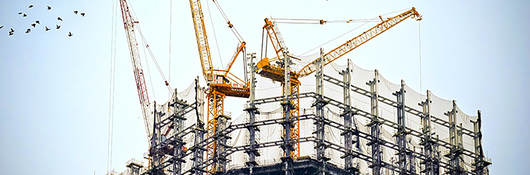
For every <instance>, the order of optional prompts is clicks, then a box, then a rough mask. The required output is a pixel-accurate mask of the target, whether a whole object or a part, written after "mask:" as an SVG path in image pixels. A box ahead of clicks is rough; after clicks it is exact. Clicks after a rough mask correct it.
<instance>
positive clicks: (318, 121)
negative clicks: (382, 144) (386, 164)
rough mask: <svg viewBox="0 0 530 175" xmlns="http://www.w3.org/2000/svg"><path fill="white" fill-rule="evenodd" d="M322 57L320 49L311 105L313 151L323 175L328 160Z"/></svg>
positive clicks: (322, 53) (322, 51)
mask: <svg viewBox="0 0 530 175" xmlns="http://www.w3.org/2000/svg"><path fill="white" fill-rule="evenodd" d="M323 55H324V50H323V49H322V48H320V58H319V59H318V60H317V61H316V64H317V65H316V68H317V70H316V73H315V79H316V93H317V98H316V99H315V103H313V106H314V107H315V108H316V116H315V117H316V118H315V125H316V131H315V132H316V135H317V138H316V146H315V149H316V150H317V161H319V162H320V164H321V165H322V167H321V168H319V171H320V172H319V174H322V175H324V174H325V173H326V163H327V161H328V160H329V158H327V157H326V155H325V153H326V144H325V138H324V137H325V122H324V118H325V116H324V106H325V105H326V104H327V102H325V101H324V97H323V95H324V83H323V82H324V80H323V70H322V59H323V58H322V57H323Z"/></svg>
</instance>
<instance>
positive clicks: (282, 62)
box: [256, 7, 421, 159]
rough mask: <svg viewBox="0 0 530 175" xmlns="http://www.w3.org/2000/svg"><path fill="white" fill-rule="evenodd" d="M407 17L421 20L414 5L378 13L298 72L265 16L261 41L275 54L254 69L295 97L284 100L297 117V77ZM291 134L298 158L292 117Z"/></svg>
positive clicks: (297, 128)
mask: <svg viewBox="0 0 530 175" xmlns="http://www.w3.org/2000/svg"><path fill="white" fill-rule="evenodd" d="M410 17H412V18H413V19H416V20H418V21H419V20H421V15H420V14H419V13H418V12H417V11H416V9H415V8H414V7H413V8H412V9H410V10H407V11H405V12H402V13H400V14H398V15H396V16H394V17H390V18H387V19H383V18H382V17H381V16H379V19H380V20H381V22H379V23H378V24H377V25H375V26H373V27H372V28H370V29H368V30H366V31H364V32H363V33H361V34H360V35H358V36H355V37H354V38H352V39H350V40H348V41H346V42H344V43H343V44H341V45H340V46H338V47H336V48H334V49H332V50H331V51H329V52H327V53H325V54H322V55H321V56H320V57H319V58H316V59H314V60H313V61H311V62H310V63H308V64H306V65H305V66H303V67H302V68H301V69H300V70H298V71H291V70H290V66H289V64H291V63H290V61H289V60H290V58H294V57H293V56H291V55H290V54H289V51H288V50H287V47H286V46H285V42H284V41H283V39H282V36H281V34H280V33H279V30H278V27H277V26H276V23H275V21H273V20H271V19H269V18H265V25H264V26H263V30H264V31H266V34H267V35H265V37H267V38H265V39H264V40H265V41H264V42H267V41H268V40H267V39H269V40H270V42H271V45H272V47H273V49H274V52H275V56H276V57H275V58H267V57H266V56H265V57H263V58H262V59H261V60H260V61H259V62H258V63H257V65H256V66H257V70H256V71H257V73H258V74H260V75H261V76H263V77H265V78H269V79H271V80H272V81H276V82H280V83H282V86H283V95H284V97H288V96H290V95H294V96H295V98H285V99H286V102H287V103H290V104H291V106H292V108H291V110H290V116H291V117H297V116H299V115H300V114H299V98H298V94H299V87H300V81H299V80H298V79H299V78H301V77H305V76H307V75H310V74H311V73H313V72H315V71H316V69H317V64H316V63H317V62H320V64H321V65H322V66H325V65H327V64H329V63H331V62H333V61H335V60H337V59H339V58H340V57H342V56H343V55H345V54H347V53H349V52H351V51H352V50H354V49H356V48H357V47H359V46H361V45H363V44H364V43H366V42H368V41H370V40H371V39H373V38H375V37H377V36H379V35H380V34H381V33H383V32H385V31H387V30H388V29H390V28H392V27H394V26H395V25H397V24H399V23H401V22H402V21H404V20H406V19H408V18H410ZM324 23H326V21H324V20H319V24H324ZM264 47H267V44H265V46H264ZM262 50H263V48H262ZM285 77H289V79H285ZM284 103H285V102H284ZM290 135H291V136H290V138H292V139H293V140H294V141H295V142H296V143H295V144H296V146H295V151H294V152H293V153H291V157H292V158H295V159H296V158H298V157H300V142H299V138H300V123H299V121H298V119H295V124H294V125H293V127H292V128H291V132H290Z"/></svg>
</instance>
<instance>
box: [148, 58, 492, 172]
mask: <svg viewBox="0 0 530 175" xmlns="http://www.w3.org/2000/svg"><path fill="white" fill-rule="evenodd" d="M249 58H250V64H251V65H253V59H254V58H255V56H254V55H250V56H249ZM317 64H319V62H317ZM316 68H317V70H316V75H315V79H316V84H317V86H316V92H304V93H297V94H289V95H287V94H284V95H282V96H277V97H267V98H261V99H255V84H256V80H255V75H254V71H253V70H254V69H256V67H255V66H250V69H251V71H250V72H251V74H250V97H249V101H248V104H247V107H246V108H245V109H244V110H245V111H246V112H247V114H248V120H247V122H244V123H239V124H230V122H228V120H230V118H225V117H223V115H217V117H218V121H217V127H216V130H214V131H209V130H208V131H205V130H204V127H203V124H202V123H201V120H197V123H195V124H193V125H191V126H188V127H184V126H183V125H182V122H183V121H184V120H186V118H185V117H183V116H185V115H186V114H187V113H190V112H193V111H196V112H197V111H198V109H197V108H198V103H197V102H193V103H187V102H184V101H182V100H179V99H174V100H173V101H172V102H171V104H170V106H171V107H173V108H174V111H173V113H172V114H165V113H163V112H161V111H155V114H154V116H153V117H154V118H155V120H154V126H155V127H154V129H153V138H152V145H153V147H152V149H151V152H150V156H151V157H152V159H153V161H152V165H151V167H150V169H148V170H146V171H144V172H143V174H161V173H166V174H167V173H170V174H175V175H177V174H178V175H180V174H196V175H202V174H206V173H208V172H210V171H209V169H207V168H208V167H215V168H216V174H238V175H239V174H263V175H265V174H285V175H291V174H310V173H311V174H360V173H366V172H360V169H359V167H358V164H354V162H367V163H368V164H369V168H370V169H372V173H371V174H383V172H384V171H390V172H393V173H396V174H407V175H408V174H426V175H434V174H440V173H446V174H480V175H482V174H488V169H487V167H488V165H490V164H491V163H490V162H489V161H487V160H486V158H485V157H484V154H483V151H482V144H481V138H482V137H481V130H480V122H481V118H480V115H481V114H480V111H479V112H478V115H479V119H478V120H477V121H473V122H474V130H473V131H470V130H468V129H466V128H463V127H462V126H461V125H460V126H459V125H458V124H457V123H456V120H455V119H456V111H457V110H456V104H454V103H453V108H452V109H451V110H450V111H449V112H447V113H446V115H447V116H448V117H449V121H445V120H442V119H441V118H440V116H433V115H432V114H431V112H430V103H431V99H430V92H429V91H427V98H426V99H425V100H424V101H422V102H420V103H419V104H418V105H420V106H421V107H422V109H423V110H422V111H418V110H416V109H415V108H412V107H410V106H407V105H406V104H405V100H406V98H405V94H406V91H405V89H404V86H405V83H404V82H403V81H402V82H401V88H400V89H396V92H395V93H394V94H393V95H394V96H396V100H392V99H389V98H386V97H384V96H380V95H379V92H378V91H377V86H378V83H379V79H378V72H377V71H375V76H374V79H372V80H370V81H369V82H367V83H366V84H367V87H368V88H367V89H368V90H366V89H365V88H366V87H365V88H361V87H357V86H354V85H353V84H352V83H351V82H352V80H351V77H350V72H351V67H350V61H349V60H348V67H346V68H345V70H343V71H342V73H341V74H342V76H343V79H342V80H339V79H336V78H334V77H332V76H329V75H326V74H324V72H323V71H322V65H321V64H320V65H317V66H316ZM287 79H288V78H287ZM324 85H326V86H338V87H341V88H342V89H343V97H344V101H338V100H336V99H332V98H330V97H328V96H326V95H325V93H324ZM196 89H197V93H200V92H199V90H198V89H199V87H198V85H197V88H196ZM352 93H355V94H360V95H362V96H365V97H367V98H369V99H370V101H371V103H370V104H371V105H370V106H371V110H370V111H365V110H362V109H359V108H357V107H355V106H354V105H352V102H351V98H350V97H351V95H352ZM175 97H176V95H175ZM295 98H298V99H312V100H313V102H314V103H313V105H312V108H314V109H315V111H316V112H315V113H314V114H304V115H296V116H293V115H294V114H293V113H292V112H290V110H292V105H290V102H289V101H290V100H292V99H295ZM286 102H287V103H286ZM209 103H210V101H209ZM270 103H276V104H281V106H283V115H282V117H280V118H274V119H266V120H257V119H256V115H258V114H259V106H260V105H264V104H270ZM378 105H389V106H392V107H394V108H396V111H397V115H396V116H397V120H396V121H397V122H393V121H390V120H388V119H386V118H384V117H382V116H381V115H382V114H381V113H379V111H378ZM209 106H210V105H209ZM327 107H334V108H339V109H342V111H341V115H340V116H341V117H342V119H343V120H342V121H335V120H333V119H331V118H328V117H326V116H325V115H324V114H325V113H324V109H326V108H327ZM210 111H211V110H210ZM164 115H169V117H161V116H164ZM197 115H198V112H197ZM207 115H210V114H207ZM409 117H418V118H419V119H421V121H422V128H421V130H420V131H418V130H415V129H412V128H411V126H409V125H408V124H407V123H405V121H407V118H409ZM162 118H163V119H162ZM221 118H222V119H221ZM161 119H162V120H161ZM360 119H367V120H369V121H370V123H369V124H368V127H369V128H370V130H369V131H368V132H365V131H362V130H359V129H358V128H357V126H358V125H357V124H358V123H357V122H356V121H358V120H360ZM294 120H298V121H306V120H309V121H313V123H314V125H315V130H314V132H313V134H312V135H311V136H304V137H299V139H298V140H293V139H292V137H290V136H291V134H290V132H292V128H293V126H292V125H293V123H294V122H293V121H294ZM432 123H436V124H437V125H440V126H442V127H445V128H447V131H448V132H449V134H450V141H449V142H447V141H444V140H441V139H439V138H437V137H433V135H434V134H435V133H433V129H432V126H431V124H432ZM166 125H169V126H172V127H173V128H174V130H173V131H174V133H173V134H172V135H170V136H168V137H167V138H164V139H162V137H161V133H160V132H159V131H158V129H159V128H161V127H163V126H166ZM271 125H278V126H282V127H283V132H284V133H285V134H284V135H283V137H282V139H281V140H275V141H266V142H260V141H258V140H257V138H256V137H257V136H256V134H257V133H258V132H259V131H260V128H262V127H264V126H271ZM382 127H388V128H392V129H393V130H395V135H394V136H395V140H394V139H387V138H386V139H385V138H384V137H381V136H380V135H381V129H382ZM206 128H208V126H206ZM327 128H331V129H336V130H340V131H341V135H342V136H343V138H344V144H337V143H334V142H332V141H330V140H329V139H328V138H326V137H325V133H326V132H327V131H326V129H327ZM239 130H248V133H249V137H248V143H247V144H244V145H240V146H229V145H227V144H226V143H227V140H229V139H230V137H228V135H229V134H230V133H234V132H237V131H239ZM205 136H206V137H205ZM463 136H469V137H471V138H473V139H474V144H475V147H474V148H475V149H474V150H468V149H465V148H464V147H463V146H462V144H463V143H462V138H463ZM184 137H191V138H193V139H192V140H193V143H185V141H183V138H184ZM410 138H417V139H419V140H421V143H420V145H421V147H422V148H420V149H416V148H410V147H407V144H406V141H407V140H408V139H410ZM361 140H363V142H365V143H368V146H370V147H371V154H366V153H364V152H362V151H360V149H359V147H360V144H361ZM307 142H310V143H314V145H315V147H314V149H315V150H316V153H317V156H316V158H315V159H314V158H299V159H293V158H292V157H291V156H289V155H291V154H292V153H293V150H294V149H295V148H294V145H296V143H307ZM212 143H215V145H216V148H215V149H213V150H215V152H213V153H210V152H207V151H206V150H210V149H206V148H208V146H209V145H212ZM190 144H191V145H192V146H191V147H190V148H185V147H183V145H190ZM267 147H279V148H282V150H283V152H284V154H283V155H284V156H283V157H282V158H281V162H277V164H272V165H270V164H269V165H260V164H259V163H258V162H257V161H256V158H257V157H259V156H261V154H262V153H260V149H262V148H267ZM440 148H444V149H449V150H450V152H449V154H446V155H445V156H446V157H447V159H444V158H443V157H441V156H440V154H441V153H440V151H439V149H440ZM383 149H388V150H394V151H395V152H396V153H397V154H396V155H394V156H395V158H396V160H397V161H396V162H392V161H388V160H385V159H383V158H382V150H383ZM327 150H334V151H338V152H340V153H342V156H340V159H343V161H344V166H343V167H342V168H341V167H339V166H338V165H334V164H333V163H331V162H330V161H329V160H330V157H326V154H325V152H326V151H327ZM236 152H243V153H245V154H246V155H248V161H246V162H245V167H238V168H229V167H228V166H227V163H228V162H229V161H230V160H229V159H227V158H228V157H229V155H232V154H234V153H236ZM210 155H211V156H210ZM464 157H468V158H471V159H472V160H473V162H468V163H472V165H473V169H465V168H463V166H462V163H463V161H464V159H463V158H464ZM336 158H337V157H334V158H333V159H336ZM415 160H419V162H420V165H416V164H415V163H413V162H415ZM186 161H192V162H193V163H192V166H191V168H183V167H182V163H184V162H186ZM383 170H384V171H383ZM416 170H418V171H416ZM417 172H419V173H417Z"/></svg>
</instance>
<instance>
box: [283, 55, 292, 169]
mask: <svg viewBox="0 0 530 175" xmlns="http://www.w3.org/2000/svg"><path fill="white" fill-rule="evenodd" d="M283 66H284V82H283V100H282V107H283V117H284V118H283V122H282V126H283V133H284V134H283V143H282V146H281V147H282V149H283V153H284V156H283V157H282V162H283V170H284V172H285V175H292V174H293V170H292V164H293V158H292V155H293V151H294V148H293V144H292V139H291V134H292V133H291V131H292V130H291V129H292V128H294V125H293V120H292V116H291V110H292V108H293V105H292V103H291V99H290V98H291V97H290V96H291V75H290V72H291V70H290V57H289V55H288V54H287V52H284V59H283Z"/></svg>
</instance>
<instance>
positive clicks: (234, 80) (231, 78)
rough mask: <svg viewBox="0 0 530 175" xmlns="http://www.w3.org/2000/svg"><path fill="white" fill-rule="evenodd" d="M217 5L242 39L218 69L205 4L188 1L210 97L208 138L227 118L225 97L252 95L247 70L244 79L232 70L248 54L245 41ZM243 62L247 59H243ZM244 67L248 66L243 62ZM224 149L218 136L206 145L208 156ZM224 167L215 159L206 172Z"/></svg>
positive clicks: (208, 157) (210, 172)
mask: <svg viewBox="0 0 530 175" xmlns="http://www.w3.org/2000/svg"><path fill="white" fill-rule="evenodd" d="M213 2H214V3H215V4H216V6H217V8H218V9H219V11H220V12H221V14H222V15H223V17H224V19H225V20H226V22H227V24H228V27H229V28H230V29H231V31H232V32H233V33H234V34H235V35H236V38H237V39H238V40H239V44H238V46H237V49H236V52H235V54H234V56H233V57H232V59H231V61H230V62H229V64H228V66H227V68H226V69H215V68H214V65H213V63H212V59H211V53H210V46H209V44H208V35H207V34H206V27H205V25H204V15H203V12H202V6H201V2H200V0H189V3H190V9H191V15H192V18H193V27H194V29H195V37H196V41H197V49H198V52H199V59H200V62H201V68H202V74H203V76H204V78H205V80H206V83H207V85H208V89H207V92H206V93H207V99H208V109H207V110H208V112H207V120H206V130H207V137H212V136H213V135H214V134H215V133H216V132H217V130H218V127H219V120H224V119H222V118H228V117H227V116H225V114H224V100H225V97H227V96H229V97H242V98H248V97H249V96H250V89H249V87H248V85H249V83H248V80H247V76H246V71H244V74H245V75H244V78H243V79H241V78H239V77H237V76H236V75H234V74H232V73H230V70H231V68H232V65H233V64H234V62H235V61H236V59H237V57H238V55H239V54H240V53H242V54H241V55H243V56H245V55H246V53H245V51H246V43H245V41H244V40H243V38H242V37H241V35H240V34H239V32H237V30H236V29H235V28H234V25H233V24H232V23H231V22H230V20H228V18H227V16H226V15H225V13H224V11H222V9H221V8H220V6H219V4H218V3H217V1H215V0H213ZM243 63H245V59H244V58H243ZM243 67H246V65H244V66H243ZM222 149H224V146H223V144H221V143H220V142H219V139H216V141H214V142H212V143H210V144H208V145H207V146H206V150H207V151H206V152H207V153H206V155H207V159H214V160H216V159H218V158H221V159H222V157H219V156H222V155H219V152H220V150H222ZM223 168H224V167H222V166H219V165H218V164H217V163H216V162H215V161H214V163H213V164H212V165H210V166H208V167H207V172H208V173H209V174H215V173H216V172H218V171H223Z"/></svg>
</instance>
